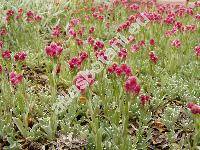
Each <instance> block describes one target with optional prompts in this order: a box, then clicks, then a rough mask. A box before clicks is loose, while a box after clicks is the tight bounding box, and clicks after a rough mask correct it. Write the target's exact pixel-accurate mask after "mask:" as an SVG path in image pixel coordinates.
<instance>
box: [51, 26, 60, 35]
mask: <svg viewBox="0 0 200 150" xmlns="http://www.w3.org/2000/svg"><path fill="white" fill-rule="evenodd" d="M51 35H52V37H59V36H60V35H61V27H60V26H55V27H54V28H53V30H52V33H51Z"/></svg>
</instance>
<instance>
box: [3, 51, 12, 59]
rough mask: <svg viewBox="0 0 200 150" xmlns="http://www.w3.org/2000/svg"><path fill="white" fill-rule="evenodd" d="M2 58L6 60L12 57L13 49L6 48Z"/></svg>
mask: <svg viewBox="0 0 200 150" xmlns="http://www.w3.org/2000/svg"><path fill="white" fill-rule="evenodd" d="M1 55H2V58H3V59H5V60H8V59H11V51H10V50H5V51H3V52H2V54H1Z"/></svg>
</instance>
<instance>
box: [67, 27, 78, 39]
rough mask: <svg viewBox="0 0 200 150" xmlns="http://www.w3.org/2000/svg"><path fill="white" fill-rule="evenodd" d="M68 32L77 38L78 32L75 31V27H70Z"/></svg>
mask: <svg viewBox="0 0 200 150" xmlns="http://www.w3.org/2000/svg"><path fill="white" fill-rule="evenodd" d="M68 33H69V35H70V36H72V37H74V38H75V37H76V35H77V34H76V32H75V30H74V29H73V28H70V29H69V31H68Z"/></svg>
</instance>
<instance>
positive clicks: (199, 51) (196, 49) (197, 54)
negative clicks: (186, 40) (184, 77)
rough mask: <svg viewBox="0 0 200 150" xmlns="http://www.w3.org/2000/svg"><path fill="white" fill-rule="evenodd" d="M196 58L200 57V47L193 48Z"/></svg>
mask: <svg viewBox="0 0 200 150" xmlns="http://www.w3.org/2000/svg"><path fill="white" fill-rule="evenodd" d="M194 50H195V54H196V56H197V57H200V45H199V46H196V47H195V48H194Z"/></svg>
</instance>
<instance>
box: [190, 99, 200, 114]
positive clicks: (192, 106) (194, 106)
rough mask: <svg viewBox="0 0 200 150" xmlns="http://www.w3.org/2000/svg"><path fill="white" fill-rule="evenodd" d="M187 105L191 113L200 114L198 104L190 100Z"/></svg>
mask: <svg viewBox="0 0 200 150" xmlns="http://www.w3.org/2000/svg"><path fill="white" fill-rule="evenodd" d="M187 107H188V108H189V109H190V110H191V112H192V113H193V114H200V106H199V105H197V104H194V103H192V102H190V103H188V104H187Z"/></svg>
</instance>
